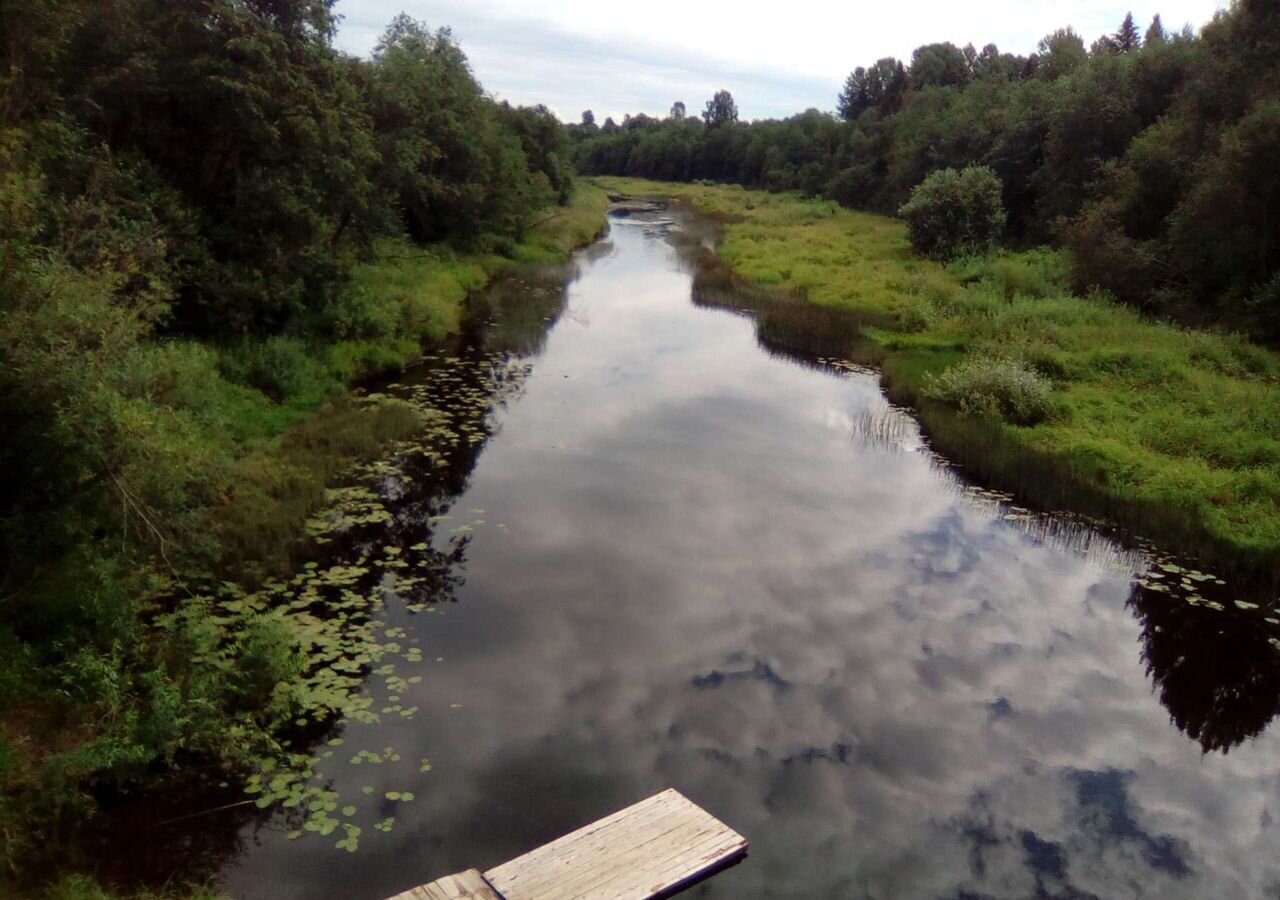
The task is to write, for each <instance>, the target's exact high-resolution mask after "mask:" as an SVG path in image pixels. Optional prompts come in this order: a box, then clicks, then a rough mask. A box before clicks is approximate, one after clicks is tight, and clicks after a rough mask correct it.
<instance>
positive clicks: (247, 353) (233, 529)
mask: <svg viewBox="0 0 1280 900" xmlns="http://www.w3.org/2000/svg"><path fill="white" fill-rule="evenodd" d="M607 202H608V201H607V198H606V197H605V194H604V191H603V190H601V189H600V188H597V187H593V186H591V185H582V186H580V187H579V188H578V189H577V190H576V191H575V194H574V196H573V198H572V200H571V202H570V204H569V205H568V206H567V207H559V208H555V209H553V210H549V211H548V212H547V214H546V215H545V216H544V217H543V218H542V219H541V220H540V221H539V222H538V223H537V224H536V225H535V226H534V227H533V228H532V229H531V230H530V231H529V233H528V234H527V235H526V236H525V238H524V239H523V240H522V241H520V242H518V243H513V242H503V250H504V251H505V254H506V255H498V254H496V253H491V252H490V253H486V252H474V253H463V252H459V251H457V250H454V249H453V248H451V247H447V246H431V247H414V246H412V245H410V244H408V243H407V242H403V241H390V240H388V241H383V242H382V243H380V244H379V245H378V247H377V249H376V253H375V258H374V259H373V260H370V261H368V262H365V263H361V264H359V265H357V266H355V267H354V269H353V270H352V273H351V283H350V284H349V286H348V288H347V290H346V291H345V292H344V294H343V296H342V297H341V298H340V299H339V300H338V301H337V302H336V303H335V304H334V305H333V307H332V308H331V309H329V310H327V311H326V313H325V315H324V316H323V317H322V318H321V321H320V322H318V323H312V325H313V327H312V328H311V329H310V333H309V334H306V335H305V336H290V335H286V336H281V337H273V338H267V339H259V340H254V341H246V342H244V343H242V344H238V345H234V346H229V347H220V348H218V349H217V353H218V368H219V370H220V372H221V373H223V376H224V377H223V378H221V379H214V380H212V381H211V382H206V384H205V385H204V387H203V390H204V391H205V392H206V393H207V394H208V396H209V397H210V398H211V399H210V400H209V405H210V407H211V413H210V418H211V420H213V421H215V422H216V423H217V429H216V431H217V432H218V433H220V434H223V435H225V436H226V437H227V439H229V440H230V441H231V442H232V444H233V446H232V447H231V448H229V452H230V455H231V456H232V458H233V462H232V468H231V472H230V477H229V483H230V484H231V493H230V495H229V497H228V498H227V501H228V502H226V503H223V504H220V505H219V506H217V507H215V508H214V510H213V511H212V515H213V526H214V530H215V532H216V534H217V536H218V544H219V547H220V563H221V565H222V566H223V567H224V568H226V569H228V570H229V572H230V573H234V574H236V575H238V576H243V575H245V574H253V575H257V574H265V573H268V572H274V571H280V570H282V569H285V568H287V567H288V565H289V564H290V562H291V556H290V549H291V546H292V544H293V541H294V538H295V537H296V536H297V535H298V534H299V533H300V530H301V526H302V523H303V522H305V521H306V519H307V517H308V516H309V515H310V514H311V513H312V512H314V511H315V509H316V508H317V506H318V504H319V503H320V502H321V500H322V499H323V496H324V487H325V485H326V484H327V483H329V482H331V481H332V480H333V478H334V477H335V476H336V475H337V474H338V472H339V471H340V470H341V469H342V468H344V467H345V466H348V465H350V464H351V463H352V462H354V461H357V460H361V459H367V458H370V457H372V456H374V455H376V454H377V453H378V452H379V451H380V450H381V449H382V448H383V447H384V446H386V445H387V444H388V443H389V442H391V441H393V440H397V439H399V438H401V437H403V436H405V435H407V434H408V433H410V432H412V431H413V430H414V429H415V428H416V427H417V422H416V419H415V418H414V417H413V415H412V414H411V413H410V412H409V411H408V410H407V409H406V408H403V407H401V406H399V405H396V404H383V405H380V406H377V407H373V408H363V407H357V406H355V405H353V404H351V403H350V402H349V400H348V399H346V387H347V385H349V384H350V383H351V382H352V381H354V380H356V379H358V378H361V377H367V376H370V375H374V374H377V373H379V372H387V371H397V370H400V369H402V368H403V367H404V366H405V365H407V364H408V363H410V362H412V361H413V360H414V359H416V358H417V357H418V356H419V354H420V353H421V350H422V346H423V342H424V341H427V342H430V341H438V340H440V339H442V338H444V337H446V336H447V335H449V334H452V333H454V332H456V331H457V330H458V327H459V326H460V324H461V317H462V305H463V301H465V299H466V297H467V295H468V294H469V293H471V292H472V291H475V290H477V289H479V288H481V287H483V286H484V285H485V284H486V283H487V282H488V281H489V279H490V278H492V277H493V276H494V275H495V274H497V273H498V272H499V271H501V270H502V269H504V268H507V267H509V266H512V265H520V264H526V263H543V262H556V261H560V260H563V259H564V258H565V257H566V256H567V255H568V254H569V252H570V251H572V250H573V249H575V248H577V247H580V246H583V245H584V244H587V243H589V242H590V241H591V240H592V239H593V238H594V237H595V236H596V235H597V234H599V233H600V231H601V229H602V228H603V225H604V210H605V206H606V205H607ZM246 565H252V566H253V567H254V571H253V572H251V573H246V572H244V571H243V569H244V568H245V566H246Z"/></svg>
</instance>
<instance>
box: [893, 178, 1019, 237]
mask: <svg viewBox="0 0 1280 900" xmlns="http://www.w3.org/2000/svg"><path fill="white" fill-rule="evenodd" d="M898 215H900V216H902V218H903V219H904V220H906V223H907V234H908V235H909V236H910V238H911V246H912V247H914V248H915V249H916V251H917V252H919V253H921V254H923V255H925V256H935V257H938V258H940V259H950V258H952V257H955V256H959V255H961V254H962V253H977V252H981V251H983V250H989V249H991V247H992V246H993V245H994V244H995V243H996V242H997V241H999V239H1000V235H1001V234H1002V233H1003V232H1004V224H1005V213H1004V206H1003V204H1002V201H1001V199H1000V179H999V177H998V176H997V175H996V173H995V172H992V171H991V170H990V169H988V168H986V167H985V166H970V167H969V168H967V169H964V170H962V171H957V170H955V169H940V170H938V171H937V172H932V173H930V175H929V176H928V177H927V178H925V180H924V181H922V182H920V183H919V184H918V185H916V187H915V190H913V191H912V192H911V199H910V200H908V201H907V202H906V203H904V204H902V208H901V209H899V210H898Z"/></svg>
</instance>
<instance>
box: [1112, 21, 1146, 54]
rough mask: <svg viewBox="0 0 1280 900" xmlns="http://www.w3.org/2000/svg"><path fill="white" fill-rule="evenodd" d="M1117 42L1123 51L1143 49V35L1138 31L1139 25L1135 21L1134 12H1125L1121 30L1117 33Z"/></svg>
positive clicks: (1129, 51)
mask: <svg viewBox="0 0 1280 900" xmlns="http://www.w3.org/2000/svg"><path fill="white" fill-rule="evenodd" d="M1115 42H1116V47H1118V48H1119V50H1120V52H1121V53H1133V52H1134V51H1135V50H1139V49H1141V47H1142V35H1140V34H1139V33H1138V26H1137V25H1135V24H1134V23H1133V13H1126V14H1125V17H1124V21H1123V22H1121V23H1120V30H1119V31H1117V32H1116V33H1115Z"/></svg>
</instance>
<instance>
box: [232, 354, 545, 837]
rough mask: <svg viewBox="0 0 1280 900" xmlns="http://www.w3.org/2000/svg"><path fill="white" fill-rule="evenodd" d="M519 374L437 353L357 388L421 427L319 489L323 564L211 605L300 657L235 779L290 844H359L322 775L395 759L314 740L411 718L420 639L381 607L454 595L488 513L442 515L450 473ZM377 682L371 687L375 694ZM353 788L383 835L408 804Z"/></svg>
mask: <svg viewBox="0 0 1280 900" xmlns="http://www.w3.org/2000/svg"><path fill="white" fill-rule="evenodd" d="M529 371H530V367H529V366H528V365H527V364H525V363H523V362H521V361H520V360H518V359H513V358H509V357H507V356H505V355H502V354H489V355H478V354H474V355H472V356H471V357H469V358H467V357H437V358H436V359H433V360H430V364H429V366H428V367H426V368H425V370H424V374H423V377H422V378H421V380H420V381H418V383H416V384H410V385H391V386H390V387H388V388H386V389H385V391H384V392H379V393H374V394H369V395H367V396H365V397H364V398H363V402H365V403H370V404H373V403H383V402H406V403H409V404H411V405H413V406H414V407H415V408H416V409H417V410H418V411H419V412H420V413H421V416H422V420H423V423H424V424H423V427H422V429H421V430H420V432H419V433H418V434H416V435H415V436H414V437H413V438H412V439H410V440H408V441H404V442H401V443H399V444H397V445H395V446H394V447H393V448H392V449H391V451H390V452H389V453H388V454H387V455H385V456H384V457H383V458H381V459H379V460H376V461H374V462H372V463H368V464H365V465H362V466H360V467H358V468H356V469H355V470H354V471H353V473H352V475H351V478H350V483H348V484H346V485H344V486H341V487H337V488H334V489H332V490H331V491H329V492H328V495H327V505H326V506H325V508H324V509H322V510H321V511H320V512H319V513H318V514H317V515H315V516H314V517H313V518H312V519H311V520H310V521H309V522H308V523H307V528H306V533H307V538H308V543H309V546H311V547H313V548H315V552H317V553H322V554H323V561H320V560H314V561H311V562H307V563H305V564H304V565H303V566H302V567H301V568H300V570H299V571H297V573H296V574H294V575H293V576H292V577H291V578H288V579H276V580H272V581H268V582H266V583H264V584H263V585H262V586H261V587H260V588H259V589H258V590H255V591H252V592H245V591H242V590H240V589H239V588H237V587H236V586H234V585H224V586H223V588H222V590H221V591H220V592H219V594H218V596H217V598H216V600H215V601H214V602H213V604H212V608H211V616H212V622H213V623H215V624H217V625H218V626H220V627H223V628H225V629H227V631H228V633H229V635H231V636H232V637H231V639H234V633H235V632H236V631H237V629H239V628H241V627H242V626H243V625H244V624H245V623H247V622H249V621H252V620H253V619H254V618H255V617H259V616H272V617H276V618H277V619H278V620H279V621H281V622H283V623H284V624H285V625H286V626H287V628H288V630H289V633H290V634H291V635H292V636H293V639H294V640H295V641H296V643H297V646H298V648H299V649H300V651H301V655H302V657H303V658H305V660H306V666H305V670H304V671H303V672H302V674H301V676H300V677H299V678H297V679H295V680H294V681H293V682H292V683H289V684H281V685H278V686H277V692H278V693H281V692H282V693H283V694H285V695H286V696H285V698H284V699H285V701H286V702H287V705H288V708H289V709H291V710H292V711H293V712H292V713H291V715H292V719H291V721H292V725H293V727H294V730H295V733H294V735H293V737H292V738H285V739H283V740H282V741H281V746H280V750H279V752H278V753H276V754H274V755H272V756H270V757H268V758H264V759H262V760H261V762H260V765H259V771H257V772H256V773H254V774H252V775H250V776H249V777H248V778H247V780H246V782H245V785H244V790H245V793H246V795H248V796H249V797H250V798H252V801H253V802H254V804H256V805H257V806H258V807H259V808H261V809H264V810H266V809H277V810H279V813H280V815H281V816H282V818H283V821H284V822H285V823H286V824H287V827H288V830H287V834H288V837H289V838H290V839H298V838H302V837H304V836H305V835H307V834H315V835H319V836H322V837H333V836H334V835H337V836H338V839H337V840H336V842H335V844H334V846H335V847H337V848H338V849H342V850H346V851H348V852H354V851H355V850H356V849H357V848H358V847H359V841H360V837H361V835H362V833H363V832H362V829H361V827H360V826H359V825H357V824H356V822H355V821H353V819H355V818H357V817H358V816H360V814H361V800H360V799H359V798H343V797H340V796H339V793H338V792H337V791H336V790H334V789H333V787H332V786H331V785H332V779H328V778H326V776H325V771H324V770H325V769H326V768H327V767H328V766H330V765H332V762H331V761H332V760H335V759H338V760H341V761H343V762H344V763H345V764H346V765H351V766H376V765H381V764H384V763H396V762H399V761H400V760H401V754H400V753H399V752H398V751H397V750H396V749H395V748H393V747H385V748H384V749H383V750H381V751H374V750H368V749H364V750H359V751H357V752H355V753H354V754H352V753H349V752H348V753H345V754H343V753H342V752H341V750H340V748H341V747H342V746H343V744H344V742H345V739H344V737H342V736H332V737H328V740H327V743H321V744H320V745H319V746H316V744H317V737H316V736H317V735H320V738H319V740H320V741H324V740H325V736H331V735H335V734H337V735H341V734H342V733H343V732H342V730H343V729H346V728H349V727H352V726H361V727H364V728H374V727H377V726H378V725H379V724H380V723H381V722H383V721H385V720H386V718H388V717H394V718H397V719H412V718H413V717H414V716H415V715H416V714H417V713H418V712H419V710H418V707H417V706H415V705H413V704H411V703H409V702H408V701H407V700H406V699H405V695H406V694H407V693H408V692H409V690H410V687H411V686H413V685H416V684H419V683H421V682H422V681H423V677H424V676H423V674H421V672H411V673H402V672H400V671H398V666H400V665H402V664H408V665H410V666H417V665H419V664H421V663H422V662H423V660H424V654H423V651H422V648H421V646H419V641H420V638H419V637H417V636H415V634H414V633H413V632H412V629H411V628H407V627H405V626H404V625H397V624H391V623H389V622H388V621H387V618H388V615H387V614H388V612H390V611H392V610H393V609H395V608H397V607H398V608H400V609H402V610H404V611H406V612H408V613H410V614H415V613H436V612H438V611H439V610H440V604H441V602H442V601H447V600H448V599H450V598H451V596H452V593H453V590H454V588H455V587H456V586H457V584H458V582H459V579H460V575H459V571H460V569H461V568H462V566H463V565H464V563H465V550H466V546H467V543H468V541H469V540H471V538H472V535H473V533H474V531H475V530H476V529H477V528H478V527H480V526H482V525H484V524H485V521H486V520H485V519H484V518H483V515H484V510H472V511H471V513H470V515H469V516H457V515H455V514H454V513H453V512H451V509H450V508H451V506H452V504H453V501H454V499H455V497H456V494H457V493H458V492H459V491H460V490H461V489H462V488H463V487H464V486H465V482H459V481H457V478H459V477H461V478H463V479H465V475H466V473H467V472H468V471H469V470H470V468H471V466H472V465H473V464H474V460H475V456H476V454H477V453H478V452H479V447H480V446H482V445H483V443H484V442H485V441H486V440H487V439H488V437H489V436H490V435H491V434H492V433H493V430H494V428H495V427H496V426H495V423H494V420H493V414H494V412H495V410H496V409H497V408H498V407H499V406H501V405H502V404H504V403H506V402H507V401H508V400H509V399H510V398H511V397H512V396H514V395H515V394H516V393H518V392H519V391H520V390H521V389H522V387H523V384H524V381H525V378H526V376H527V375H528V374H529ZM445 524H451V525H452V527H451V528H447V529H446V528H444V527H442V526H443V525H445ZM375 678H376V679H380V681H381V685H380V688H378V689H377V690H375V684H376V683H375V682H372V679H375ZM376 698H380V699H376ZM457 706H458V705H457V704H454V707H455V708H457ZM302 747H305V748H306V749H298V748H302ZM417 771H418V772H419V773H426V772H429V771H431V763H430V760H428V759H422V760H421V761H420V762H419V764H418V766H417ZM360 793H361V797H362V798H371V797H372V798H373V799H375V800H376V802H377V804H378V807H379V810H380V813H379V818H378V820H377V822H376V823H375V824H374V825H373V826H372V827H373V829H374V830H376V831H378V832H381V833H385V832H389V831H390V830H391V829H392V828H393V827H394V824H395V816H394V815H389V816H388V815H384V813H385V812H387V810H386V804H387V803H396V804H399V803H408V802H412V801H413V800H414V799H415V796H414V794H413V793H412V792H411V791H408V790H403V789H401V790H389V791H382V792H378V791H375V789H374V788H373V787H372V786H371V785H365V786H364V787H363V788H362V789H361V792H360ZM375 794H376V795H377V796H376V797H374V795H375Z"/></svg>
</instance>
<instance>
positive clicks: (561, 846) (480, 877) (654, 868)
mask: <svg viewBox="0 0 1280 900" xmlns="http://www.w3.org/2000/svg"><path fill="white" fill-rule="evenodd" d="M746 853H747V840H746V838H744V837H743V836H742V835H740V834H738V833H737V832H736V831H734V830H733V829H732V828H730V827H729V826H727V825H725V824H724V823H723V822H721V821H720V820H719V819H717V818H715V817H714V816H712V815H711V814H710V813H709V812H707V811H706V810H704V809H702V808H701V807H700V806H698V805H697V804H695V803H694V802H693V801H691V800H689V799H688V798H686V797H685V796H684V795H682V794H681V793H679V792H678V791H675V790H671V789H668V790H665V791H663V792H662V793H660V794H655V795H654V796H652V797H650V798H649V799H648V800H642V801H641V802H639V803H637V804H636V805H635V806H628V807H627V808H626V809H624V810H621V811H619V812H616V813H614V814H613V815H611V816H608V817H606V818H603V819H601V820H600V821H598V822H592V823H591V824H590V825H586V826H584V827H582V828H579V829H578V830H577V831H574V832H572V833H570V834H566V835H565V836H564V837H562V838H559V839H558V840H555V841H552V842H551V843H550V844H547V845H545V846H543V847H539V848H538V849H536V850H533V851H531V852H529V853H526V854H525V855H524V856H521V857H519V858H517V859H513V860H511V861H510V862H507V863H503V864H502V865H500V866H497V867H495V868H492V869H490V870H489V871H487V872H484V873H481V872H479V871H477V870H475V869H468V870H467V871H466V872H460V873H458V874H457V875H450V876H449V877H447V878H441V879H440V880H439V881H433V882H431V884H427V885H423V886H422V887H417V888H414V889H413V890H410V891H406V892H405V893H403V894H398V895H397V896H395V897H393V898H391V900H606V898H608V900H650V898H655V897H669V896H671V895H672V894H674V893H676V892H677V891H679V890H681V889H683V888H686V887H688V886H690V885H692V884H694V883H696V882H698V881H701V880H702V879H703V878H706V877H707V876H709V875H712V874H714V873H715V872H717V871H719V870H720V869H723V868H725V867H726V866H729V865H731V864H733V863H735V862H737V861H738V860H740V859H741V858H742V857H743V856H745V855H746Z"/></svg>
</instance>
